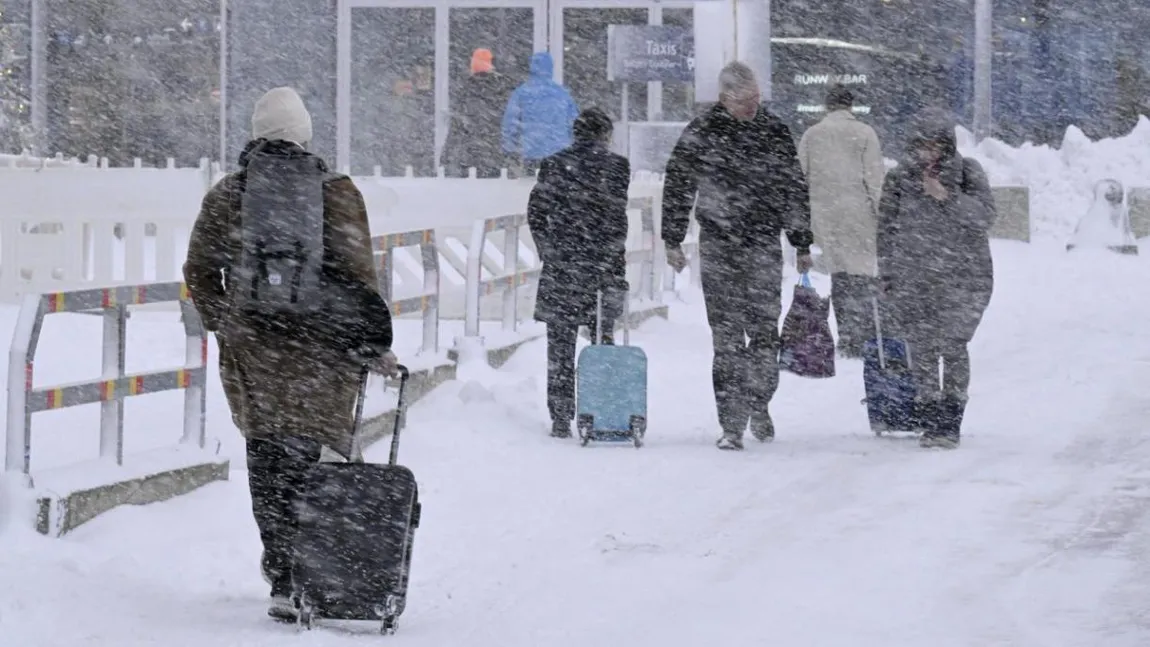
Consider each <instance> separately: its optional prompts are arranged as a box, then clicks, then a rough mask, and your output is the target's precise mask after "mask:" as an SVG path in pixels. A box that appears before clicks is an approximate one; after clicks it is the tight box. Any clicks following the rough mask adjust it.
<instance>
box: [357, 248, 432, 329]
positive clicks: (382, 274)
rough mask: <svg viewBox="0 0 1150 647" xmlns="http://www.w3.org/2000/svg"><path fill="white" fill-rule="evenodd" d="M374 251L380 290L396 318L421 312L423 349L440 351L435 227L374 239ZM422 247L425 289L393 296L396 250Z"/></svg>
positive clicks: (421, 259) (421, 261)
mask: <svg viewBox="0 0 1150 647" xmlns="http://www.w3.org/2000/svg"><path fill="white" fill-rule="evenodd" d="M371 244H372V251H373V253H374V255H375V257H376V259H377V265H376V272H377V279H378V281H379V293H380V294H381V295H383V298H384V299H385V300H386V301H387V303H388V305H389V306H390V307H391V314H392V316H394V317H402V316H404V315H413V314H418V315H420V316H422V318H423V344H422V346H421V347H420V350H421V351H430V352H438V351H439V252H438V248H437V247H436V244H435V230H434V229H420V230H416V231H405V232H401V233H398V234H385V235H383V236H376V237H374V238H372V239H371ZM416 246H418V247H419V258H420V263H421V264H422V266H423V288H422V291H421V292H420V293H419V294H416V295H413V296H407V297H404V298H402V299H393V298H392V292H393V283H394V280H395V273H396V272H395V250H396V249H400V248H403V247H416Z"/></svg>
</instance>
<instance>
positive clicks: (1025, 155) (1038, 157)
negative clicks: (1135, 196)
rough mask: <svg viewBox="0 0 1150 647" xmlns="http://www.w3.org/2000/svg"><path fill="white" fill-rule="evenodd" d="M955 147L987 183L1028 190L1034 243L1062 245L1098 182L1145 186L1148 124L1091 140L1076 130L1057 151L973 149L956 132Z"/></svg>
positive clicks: (998, 145)
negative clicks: (973, 161) (978, 168)
mask: <svg viewBox="0 0 1150 647" xmlns="http://www.w3.org/2000/svg"><path fill="white" fill-rule="evenodd" d="M958 142H959V149H960V150H961V151H962V153H963V154H964V155H968V156H970V157H973V158H975V159H977V160H979V161H980V162H981V163H982V164H983V166H984V167H985V168H986V171H987V173H988V174H989V175H990V182H991V184H995V185H1003V184H1012V185H1018V186H1025V187H1028V188H1029V189H1030V220H1031V226H1032V232H1033V236H1034V238H1035V239H1036V240H1043V239H1045V240H1053V241H1056V242H1059V243H1063V242H1065V241H1066V240H1067V239H1068V238H1069V237H1070V235H1071V234H1072V233H1073V232H1074V227H1075V225H1077V224H1078V219H1079V218H1081V217H1082V216H1083V215H1084V214H1085V213H1086V212H1087V210H1088V209H1089V208H1090V203H1091V200H1092V196H1093V192H1094V186H1095V184H1096V183H1097V182H1098V181H1099V180H1104V179H1115V180H1118V181H1119V182H1121V183H1122V184H1123V185H1125V186H1126V189H1127V191H1129V190H1130V189H1131V188H1133V187H1141V186H1150V120H1148V119H1146V117H1142V118H1141V119H1140V120H1139V121H1138V125H1137V126H1136V127H1135V128H1134V130H1133V131H1132V132H1131V133H1130V134H1129V135H1126V136H1124V137H1118V138H1114V139H1102V140H1099V141H1091V140H1090V139H1089V138H1087V137H1086V135H1085V134H1083V133H1082V131H1081V130H1079V129H1078V128H1077V127H1074V126H1071V127H1070V128H1068V129H1067V130H1066V135H1065V137H1063V140H1062V146H1061V148H1059V149H1054V148H1051V147H1050V146H1035V145H1033V144H1023V145H1022V146H1020V147H1018V148H1013V147H1011V146H1007V145H1006V144H1004V143H1002V142H1001V141H998V140H996V139H987V140H984V141H983V142H982V143H981V144H979V145H978V146H974V136H973V135H972V134H971V133H970V132H969V131H967V130H965V129H963V128H959V129H958Z"/></svg>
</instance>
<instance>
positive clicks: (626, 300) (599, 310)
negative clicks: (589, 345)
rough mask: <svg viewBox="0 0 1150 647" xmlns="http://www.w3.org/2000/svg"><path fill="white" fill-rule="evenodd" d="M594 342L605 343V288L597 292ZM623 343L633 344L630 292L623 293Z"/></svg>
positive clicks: (625, 344) (626, 344)
mask: <svg viewBox="0 0 1150 647" xmlns="http://www.w3.org/2000/svg"><path fill="white" fill-rule="evenodd" d="M612 332H614V331H612ZM594 343H596V344H602V343H603V290H599V291H598V292H596V293H595V337H594ZM623 345H624V346H630V345H631V295H630V294H629V293H628V294H624V295H623Z"/></svg>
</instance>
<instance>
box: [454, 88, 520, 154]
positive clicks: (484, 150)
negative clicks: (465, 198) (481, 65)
mask: <svg viewBox="0 0 1150 647" xmlns="http://www.w3.org/2000/svg"><path fill="white" fill-rule="evenodd" d="M514 88H515V85H514V83H513V82H512V80H511V79H510V78H508V77H506V76H504V75H502V74H499V73H498V72H480V73H478V74H473V75H471V76H470V77H468V78H467V79H466V80H465V81H464V82H463V84H462V86H461V88H460V96H459V97H458V102H457V104H456V109H455V113H454V114H453V115H452V119H451V127H450V129H449V131H448V133H447V141H446V142H445V143H444V146H443V149H444V166H445V167H448V168H449V169H450V171H451V172H452V174H453V175H459V176H466V175H467V173H468V170H469V169H470V168H471V167H475V169H476V170H477V172H478V174H480V175H482V172H483V171H484V170H485V169H486V170H488V171H497V170H498V169H502V168H505V167H506V166H507V163H506V161H505V159H504V155H503V146H502V144H501V137H502V128H503V110H504V108H505V107H506V105H507V100H508V98H509V97H510V96H511V92H512V90H514Z"/></svg>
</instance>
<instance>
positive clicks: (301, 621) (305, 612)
mask: <svg viewBox="0 0 1150 647" xmlns="http://www.w3.org/2000/svg"><path fill="white" fill-rule="evenodd" d="M314 623H315V606H314V605H313V604H312V603H311V600H308V599H307V591H301V592H300V594H299V597H298V598H296V624H297V625H298V626H299V628H300V629H307V630H308V631H311V628H312V625H313V624H314Z"/></svg>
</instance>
